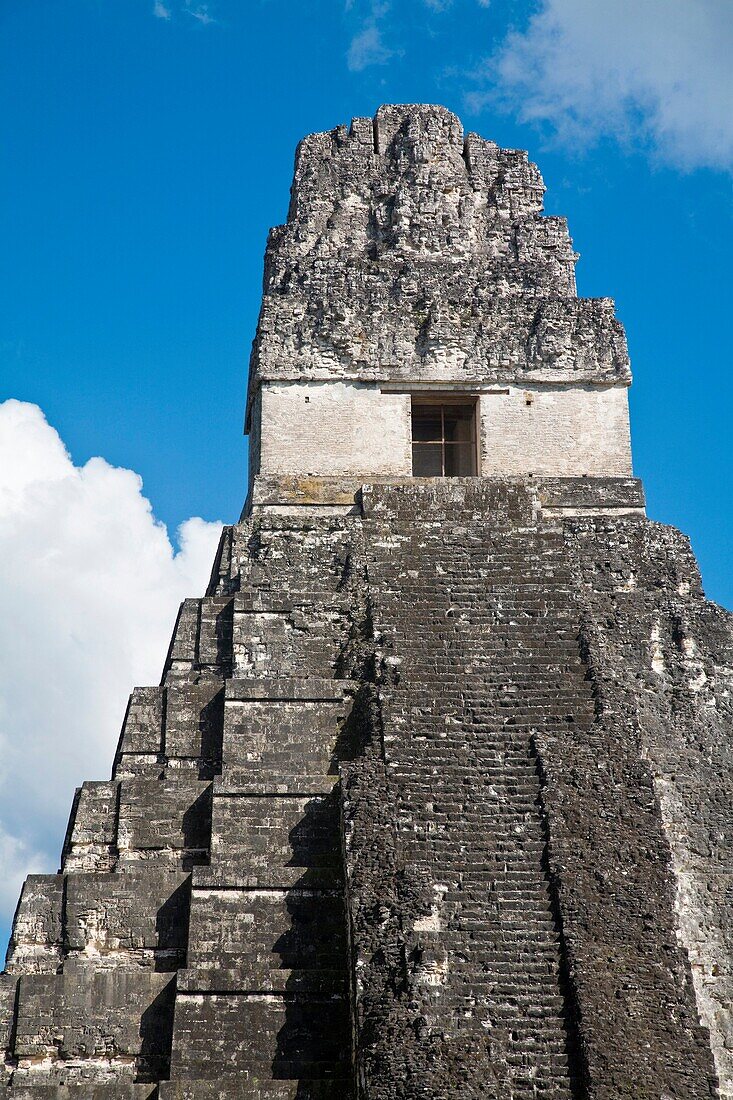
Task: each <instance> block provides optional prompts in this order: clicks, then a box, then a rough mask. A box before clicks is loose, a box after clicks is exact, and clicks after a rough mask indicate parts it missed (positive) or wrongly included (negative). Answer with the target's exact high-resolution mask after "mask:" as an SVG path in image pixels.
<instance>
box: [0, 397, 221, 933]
mask: <svg viewBox="0 0 733 1100" xmlns="http://www.w3.org/2000/svg"><path fill="white" fill-rule="evenodd" d="M220 530H221V525H220V524H218V523H205V522H204V521H203V520H202V519H198V518H194V519H189V520H187V521H186V522H185V523H184V524H182V526H181V527H180V528H179V532H178V534H179V543H180V550H178V552H175V551H174V549H173V547H172V545H171V542H170V540H169V537H168V532H167V531H166V528H165V527H164V526H163V525H162V524H161V523H159V522H158V521H157V520H156V519H155V517H154V515H153V512H152V509H151V506H150V503H149V501H147V500H146V498H145V497H144V496H143V494H142V482H141V480H140V478H139V477H138V475H137V474H135V473H134V472H133V471H132V470H124V469H118V468H115V467H113V466H110V465H109V464H108V463H107V462H105V461H104V459H102V458H92V459H90V460H89V461H88V462H87V463H86V464H85V465H84V466H82V467H76V466H74V464H73V462H72V461H71V458H70V457H69V455H68V453H67V452H66V449H65V447H64V445H63V443H62V441H61V439H60V438H59V435H58V433H57V432H56V431H55V430H54V429H53V428H52V427H51V426H50V425H49V424H48V423H47V422H46V420H45V418H44V416H43V413H42V412H41V410H40V409H39V408H38V407H37V406H36V405H30V404H25V403H22V402H20V401H6V402H4V403H2V404H0V561H2V563H3V565H2V573H0V883H2V884H3V887H2V889H1V890H0V919H2V918H3V917H5V918H6V919H7V918H8V917H9V916H12V908H13V906H14V904H15V900H16V895H17V888H18V886H19V884H20V880H21V878H22V876H23V875H24V874H25V873H27V872H28V871H29V870H31V869H33V870H41V869H42V870H55V868H56V866H57V865H58V854H59V849H60V846H61V842H62V840H63V833H64V828H65V824H66V818H67V815H68V812H69V807H70V804H71V798H72V795H73V790H74V787H75V786H77V785H78V784H79V783H80V782H81V781H82V780H84V779H100V778H102V779H104V778H107V777H108V776H109V771H110V765H111V763H112V756H113V753H114V748H115V745H116V741H117V736H118V733H119V729H120V724H121V721H122V717H123V714H124V709H125V703H126V700H127V696H128V694H129V692H130V690H131V689H132V687H133V686H135V685H136V684H154V683H157V682H158V681H159V679H160V673H161V669H162V664H163V661H164V659H165V654H166V651H167V647H168V641H169V638H170V633H171V630H172V627H173V624H174V621H175V616H176V611H177V608H178V605H179V603H180V601H181V600H182V599H183V598H184V597H185V596H191V595H197V594H200V593H202V592H203V590H204V588H205V586H206V582H207V580H208V576H209V571H210V568H211V563H212V560H213V556H214V551H215V547H216V543H217V539H218V535H219V531H220Z"/></svg>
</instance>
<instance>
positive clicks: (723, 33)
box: [468, 0, 733, 170]
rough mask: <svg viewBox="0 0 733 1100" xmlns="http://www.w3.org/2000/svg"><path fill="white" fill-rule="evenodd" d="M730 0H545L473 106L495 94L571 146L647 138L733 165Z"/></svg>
mask: <svg viewBox="0 0 733 1100" xmlns="http://www.w3.org/2000/svg"><path fill="white" fill-rule="evenodd" d="M731 56H733V4H731V2H730V0H673V2H671V3H670V0H607V2H606V3H603V4H592V3H588V0H542V3H541V6H540V9H539V11H537V13H536V14H535V15H534V16H533V17H532V18H531V19H530V21H529V23H528V25H527V27H526V29H525V30H524V31H522V32H516V31H515V32H511V33H510V34H508V36H507V37H506V38H505V39H504V41H503V43H502V45H501V46H500V48H499V49H498V50H497V51H496V52H495V53H494V54H493V56H492V57H491V58H489V59H488V60H487V62H486V63H485V64H484V65H483V66H482V68H481V70H480V72H479V73H478V74H477V75H478V78H479V82H478V89H477V90H476V91H474V92H473V93H471V94H470V95H469V96H468V100H469V106H470V107H472V108H473V109H481V108H482V107H483V106H486V105H487V103H489V102H496V101H497V98H498V99H499V100H500V101H501V102H503V103H504V105H505V106H506V107H507V108H508V109H510V110H511V111H512V113H515V114H516V115H517V116H518V117H519V118H520V119H521V120H522V121H524V122H534V123H538V124H540V125H542V126H546V127H549V128H550V130H551V131H553V132H554V134H555V135H556V136H557V137H558V138H559V139H560V140H561V141H562V142H563V143H564V144H567V145H573V144H575V145H579V146H587V145H589V144H592V143H593V142H595V141H597V140H598V139H599V138H601V137H604V136H610V137H613V138H615V139H618V140H620V141H622V142H625V141H634V142H635V143H638V142H639V141H642V142H643V143H644V144H645V145H646V146H647V147H648V148H650V149H651V150H652V151H653V152H654V154H655V155H656V156H658V157H659V158H660V159H661V160H663V161H665V162H667V163H669V164H672V165H674V166H676V167H680V168H684V169H693V168H701V167H707V168H715V169H726V170H730V169H731V168H733V111H731V109H730V104H731V102H733V66H731V63H730V58H731Z"/></svg>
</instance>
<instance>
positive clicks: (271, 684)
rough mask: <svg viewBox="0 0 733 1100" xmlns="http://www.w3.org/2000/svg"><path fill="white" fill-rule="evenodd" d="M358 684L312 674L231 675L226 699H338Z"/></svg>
mask: <svg viewBox="0 0 733 1100" xmlns="http://www.w3.org/2000/svg"><path fill="white" fill-rule="evenodd" d="M356 688H357V684H356V683H352V681H350V680H325V679H319V678H317V677H315V676H313V677H307V678H303V679H302V680H296V679H292V678H290V677H282V678H281V679H272V680H269V679H267V680H266V679H254V678H253V679H251V680H245V679H241V680H238V679H231V680H227V681H226V685H225V692H226V694H225V699H226V702H227V703H250V702H251V703H268V702H270V703H289V702H294V701H295V700H297V701H298V702H309V703H341V702H343V700H344V697H345V696H346V695H348V694H350V693H351V692H354V691H356Z"/></svg>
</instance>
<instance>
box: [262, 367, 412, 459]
mask: <svg viewBox="0 0 733 1100" xmlns="http://www.w3.org/2000/svg"><path fill="white" fill-rule="evenodd" d="M258 404H259V408H257V407H255V408H254V409H253V421H254V419H255V417H256V416H257V415H258V414H259V416H260V417H261V425H260V428H259V432H258V433H257V434H259V464H258V466H259V468H258V471H257V472H259V473H261V474H263V475H265V476H273V475H275V476H276V475H278V474H282V475H300V476H305V475H309V474H316V475H320V476H323V477H331V476H333V477H338V476H345V477H348V476H351V475H356V476H358V477H362V476H364V477H405V476H408V477H409V475H410V474H411V473H412V457H411V440H410V435H411V432H410V397H409V395H407V394H397V393H382V392H380V390H379V387H378V386H377V385H374V384H368V383H360V382H295V383H285V382H282V383H281V382H272V383H266V384H265V385H263V387H262V390H261V395H260V401H259V403H258ZM253 429H254V430H255V432H256V429H255V425H254V423H253Z"/></svg>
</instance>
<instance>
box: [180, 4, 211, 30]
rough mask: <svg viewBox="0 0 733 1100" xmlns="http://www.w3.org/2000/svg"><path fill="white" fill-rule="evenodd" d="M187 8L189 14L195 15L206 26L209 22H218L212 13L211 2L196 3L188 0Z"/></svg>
mask: <svg viewBox="0 0 733 1100" xmlns="http://www.w3.org/2000/svg"><path fill="white" fill-rule="evenodd" d="M185 10H186V11H187V12H188V14H189V15H191V16H193V18H194V19H197V20H198V21H199V23H203V25H204V26H205V27H206V26H208V25H209V23H216V19H215V18H214V16H213V15H212V14H211V5H210V4H195V3H193V2H192V0H186V8H185Z"/></svg>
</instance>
